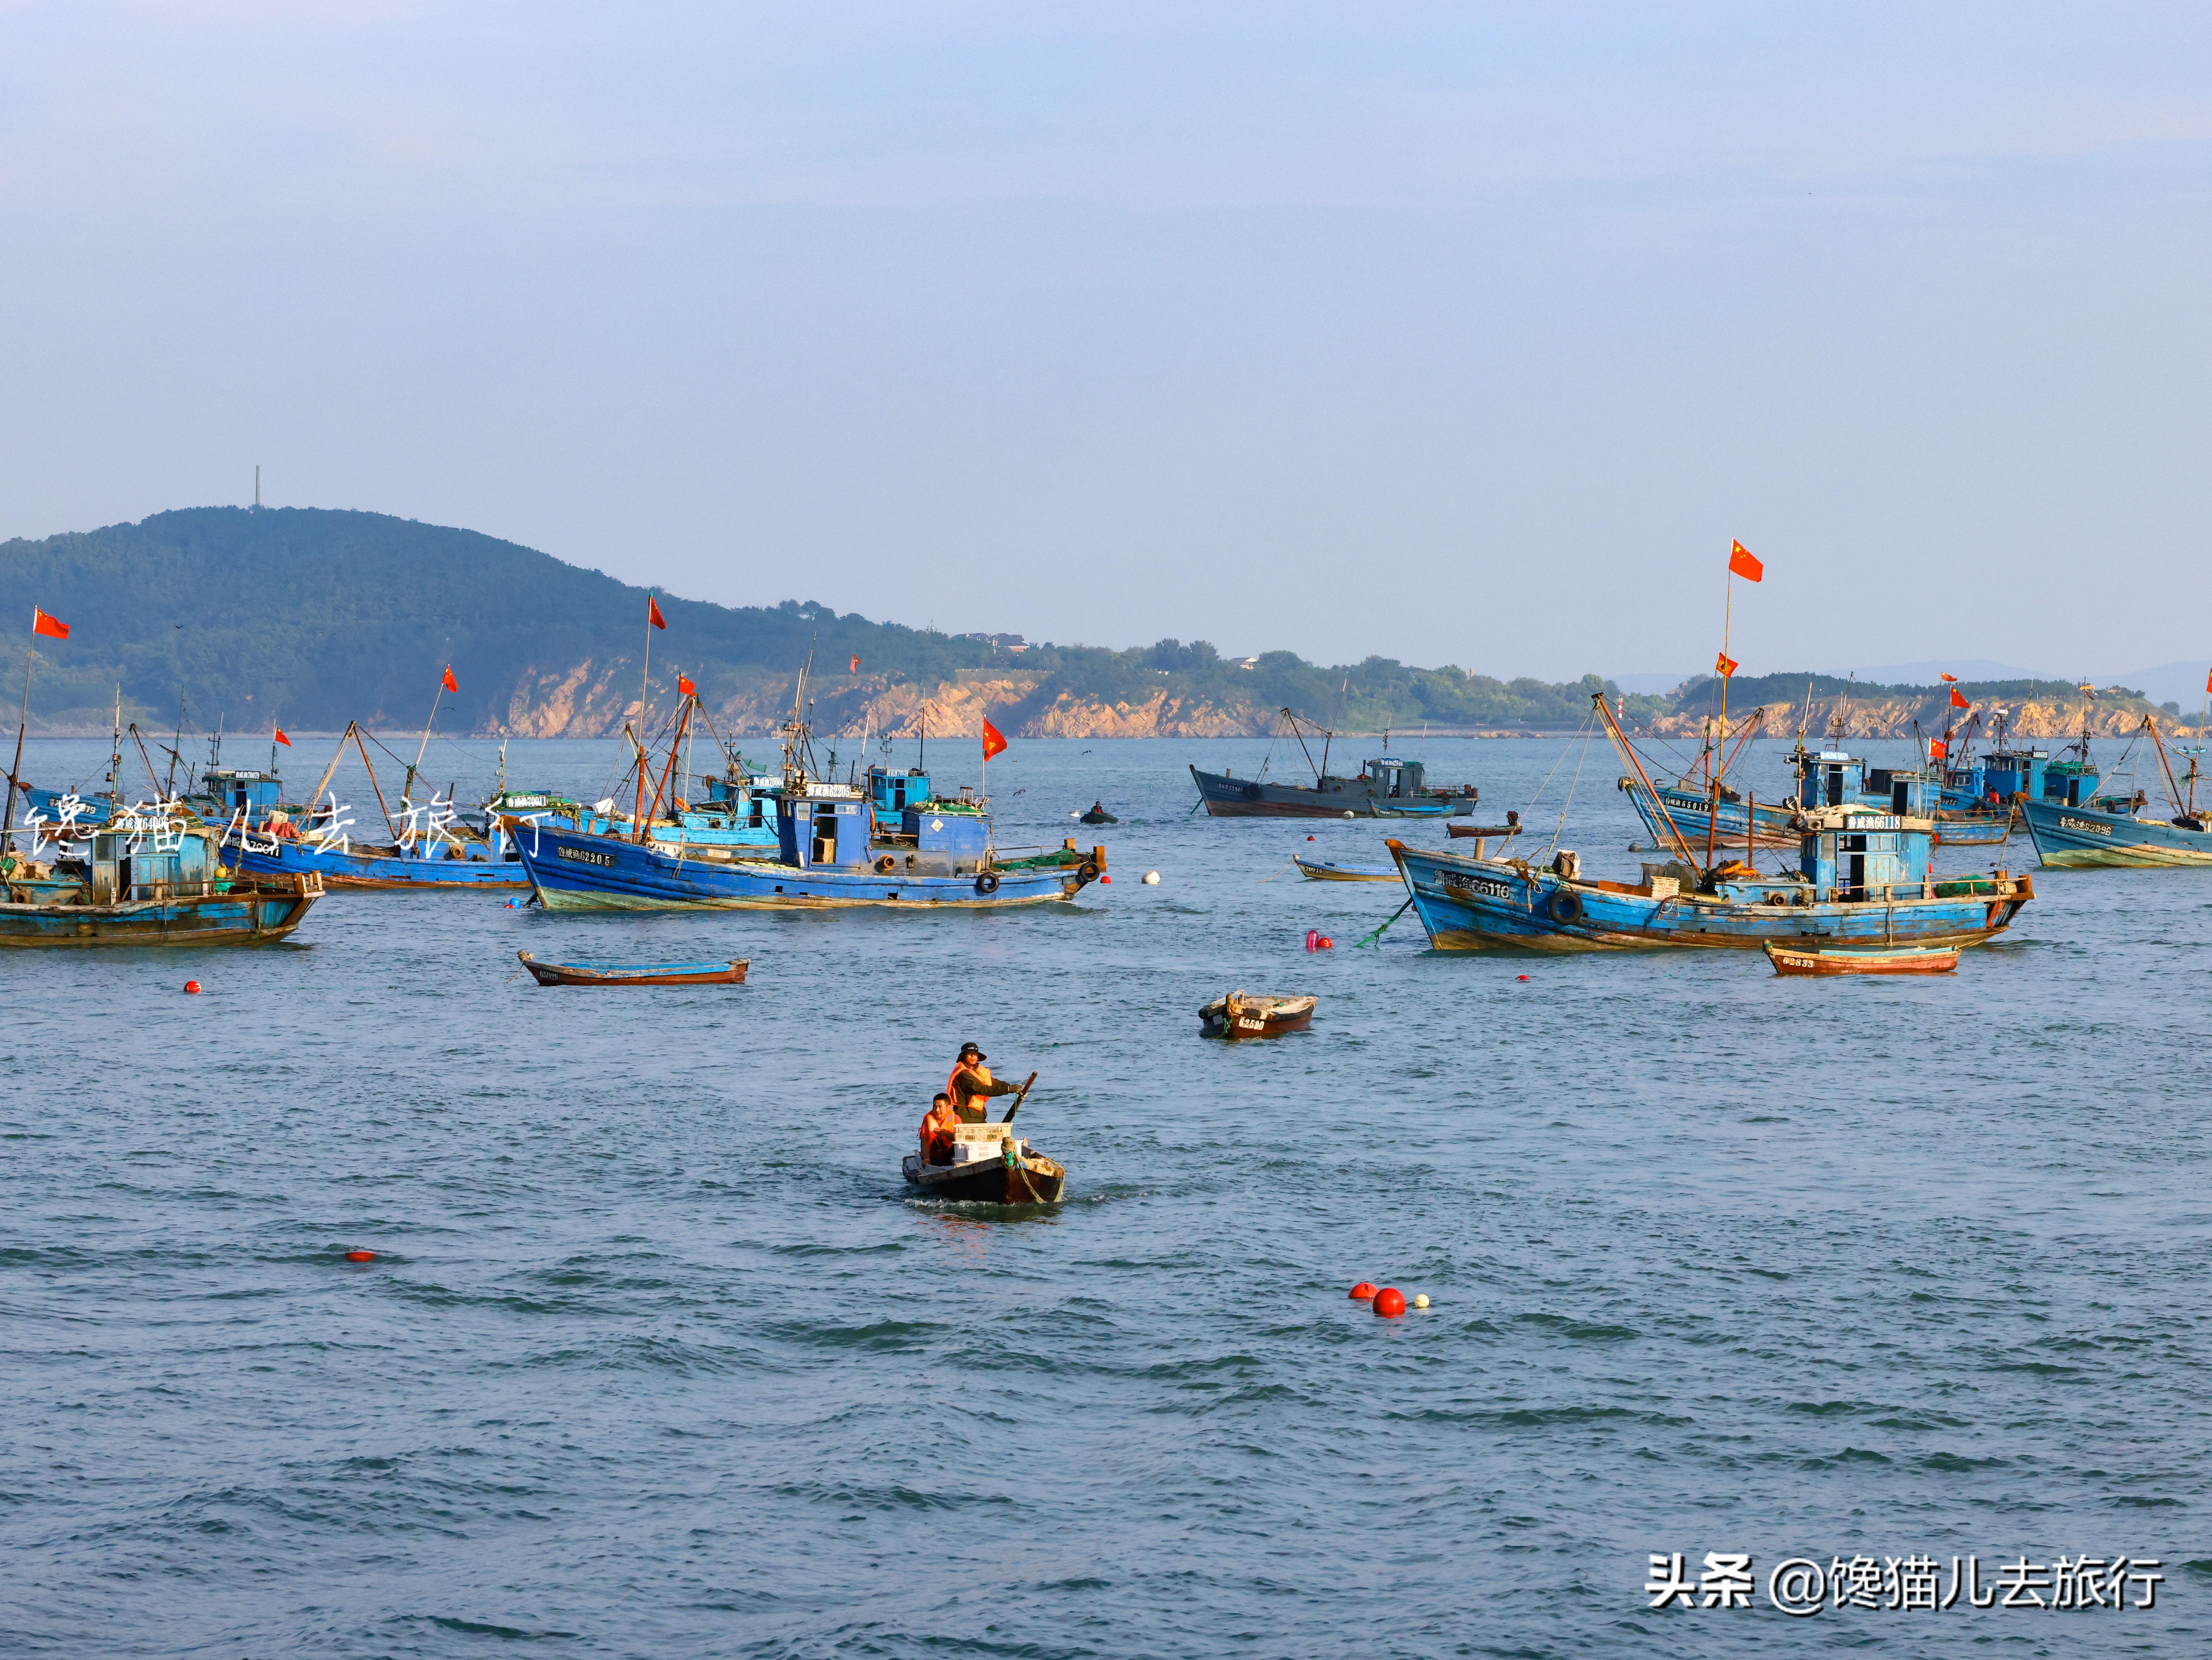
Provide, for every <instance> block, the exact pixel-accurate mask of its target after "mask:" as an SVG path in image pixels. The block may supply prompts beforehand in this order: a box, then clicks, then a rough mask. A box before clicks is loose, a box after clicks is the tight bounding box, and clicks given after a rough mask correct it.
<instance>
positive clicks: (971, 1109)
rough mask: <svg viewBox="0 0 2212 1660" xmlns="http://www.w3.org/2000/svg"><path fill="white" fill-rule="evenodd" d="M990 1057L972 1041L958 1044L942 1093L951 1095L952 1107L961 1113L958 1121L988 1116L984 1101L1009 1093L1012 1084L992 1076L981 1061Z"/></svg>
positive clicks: (979, 1119) (980, 1120)
mask: <svg viewBox="0 0 2212 1660" xmlns="http://www.w3.org/2000/svg"><path fill="white" fill-rule="evenodd" d="M989 1058H990V1057H989V1056H988V1055H985V1054H984V1053H983V1051H982V1050H981V1049H977V1048H976V1047H975V1045H974V1044H973V1043H963V1044H962V1045H961V1046H960V1058H959V1060H958V1061H955V1062H954V1063H953V1067H952V1076H951V1077H950V1078H948V1079H945V1093H946V1094H947V1095H949V1096H951V1098H952V1110H954V1111H955V1112H957V1113H958V1114H959V1115H960V1118H961V1122H963V1123H969V1124H980V1123H981V1122H983V1120H984V1118H985V1116H987V1115H986V1113H985V1111H984V1108H983V1102H984V1099H985V1098H987V1097H989V1096H994V1095H1012V1093H1013V1092H1014V1086H1013V1085H1012V1084H1007V1083H1002V1082H1000V1080H999V1079H996V1078H994V1077H992V1076H991V1069H990V1067H987V1066H985V1065H984V1064H983V1062H984V1061H987V1060H988V1059H989Z"/></svg>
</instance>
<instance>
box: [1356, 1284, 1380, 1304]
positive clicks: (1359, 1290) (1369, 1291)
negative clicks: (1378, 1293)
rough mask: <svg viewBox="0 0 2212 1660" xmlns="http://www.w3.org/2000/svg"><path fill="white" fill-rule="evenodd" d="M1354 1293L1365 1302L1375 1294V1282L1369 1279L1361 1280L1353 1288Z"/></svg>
mask: <svg viewBox="0 0 2212 1660" xmlns="http://www.w3.org/2000/svg"><path fill="white" fill-rule="evenodd" d="M1374 1295H1375V1286H1374V1282H1373V1281H1371V1280H1361V1281H1360V1282H1359V1283H1358V1285H1356V1286H1353V1287H1352V1296H1353V1297H1355V1298H1358V1300H1359V1301H1361V1302H1363V1303H1364V1302H1365V1301H1366V1300H1367V1299H1368V1298H1370V1297H1372V1296H1374Z"/></svg>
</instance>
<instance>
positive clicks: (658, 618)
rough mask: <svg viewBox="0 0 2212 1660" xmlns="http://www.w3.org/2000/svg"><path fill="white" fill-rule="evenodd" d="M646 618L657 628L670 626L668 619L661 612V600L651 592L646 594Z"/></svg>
mask: <svg viewBox="0 0 2212 1660" xmlns="http://www.w3.org/2000/svg"><path fill="white" fill-rule="evenodd" d="M645 620H646V621H647V622H648V623H652V624H653V627H655V628H657V629H665V628H666V627H667V626H668V619H667V618H666V617H663V616H662V615H661V614H660V601H659V600H658V599H654V598H653V596H652V595H651V594H649V593H648V594H647V595H646V596H645Z"/></svg>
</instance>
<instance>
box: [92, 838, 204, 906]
mask: <svg viewBox="0 0 2212 1660" xmlns="http://www.w3.org/2000/svg"><path fill="white" fill-rule="evenodd" d="M161 842H173V845H172V846H168V847H163V846H161V845H160V844H161ZM88 869H89V871H90V874H91V880H92V903H94V904H95V905H117V904H124V903H128V902H130V901H131V900H134V899H169V898H174V897H182V896H184V895H186V894H199V893H204V892H205V891H207V885H208V884H209V883H210V882H212V881H214V880H215V879H216V877H217V875H218V874H219V872H218V870H217V867H216V844H215V838H214V837H213V836H210V835H209V834H208V833H207V832H206V831H204V830H198V829H196V828H195V829H187V830H180V831H177V832H173V833H171V834H168V835H161V836H157V835H155V834H154V833H153V832H151V831H145V832H140V831H134V830H101V831H100V833H99V834H98V835H97V836H94V837H93V838H92V857H91V859H90V860H89V861H88Z"/></svg>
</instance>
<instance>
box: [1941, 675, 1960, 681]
mask: <svg viewBox="0 0 2212 1660" xmlns="http://www.w3.org/2000/svg"><path fill="white" fill-rule="evenodd" d="M1943 678H1945V679H1946V680H1956V679H1957V678H1959V677H1958V676H1957V675H1955V674H1947V675H1945V676H1944V677H1943Z"/></svg>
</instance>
